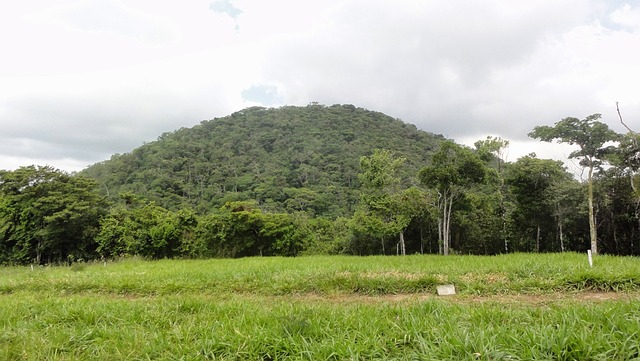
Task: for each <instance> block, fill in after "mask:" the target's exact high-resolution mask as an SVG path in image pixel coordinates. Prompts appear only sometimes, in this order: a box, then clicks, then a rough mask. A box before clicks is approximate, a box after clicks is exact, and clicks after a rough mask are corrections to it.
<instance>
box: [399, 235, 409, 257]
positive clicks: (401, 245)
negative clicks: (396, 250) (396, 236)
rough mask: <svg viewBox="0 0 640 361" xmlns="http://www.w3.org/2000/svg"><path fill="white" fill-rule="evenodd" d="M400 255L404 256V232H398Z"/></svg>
mask: <svg viewBox="0 0 640 361" xmlns="http://www.w3.org/2000/svg"><path fill="white" fill-rule="evenodd" d="M400 254H401V255H403V256H406V255H407V253H406V249H405V247H404V232H400Z"/></svg>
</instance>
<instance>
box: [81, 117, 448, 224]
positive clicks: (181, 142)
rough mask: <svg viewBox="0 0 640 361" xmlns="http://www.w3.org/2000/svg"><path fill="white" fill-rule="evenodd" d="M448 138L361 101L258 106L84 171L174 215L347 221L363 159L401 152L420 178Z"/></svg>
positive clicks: (406, 173)
mask: <svg viewBox="0 0 640 361" xmlns="http://www.w3.org/2000/svg"><path fill="white" fill-rule="evenodd" d="M442 139H443V138H442V137H441V136H436V135H433V134H430V133H426V132H423V131H419V130H417V129H416V127H415V126H413V125H409V124H405V123H403V122H401V121H399V120H396V119H394V118H391V117H389V116H386V115H384V114H382V113H378V112H373V111H368V110H365V109H361V108H355V107H354V106H351V105H333V106H329V107H326V106H321V105H317V104H314V105H310V106H307V107H293V106H288V107H282V108H277V109H267V108H261V107H253V108H248V109H244V110H242V111H239V112H236V113H233V114H232V115H230V116H227V117H224V118H216V119H213V120H209V121H203V122H202V123H201V124H199V125H196V126H194V127H193V128H189V129H187V128H183V129H180V130H177V131H175V132H171V133H165V134H163V135H162V136H160V137H159V138H158V140H157V141H155V142H151V143H148V144H145V145H143V146H141V147H139V148H137V149H135V150H133V151H132V152H131V153H126V154H122V155H115V156H113V157H112V158H111V160H109V161H105V162H102V163H98V164H94V165H93V166H91V167H89V168H87V169H86V170H85V171H83V174H86V175H89V176H91V177H94V178H95V179H97V180H98V182H99V183H100V185H101V188H100V189H101V190H102V191H103V192H104V193H105V195H106V194H107V192H108V194H109V195H110V196H111V198H112V199H114V200H117V198H116V196H117V195H118V194H119V193H122V192H132V193H135V194H138V195H141V196H143V197H145V198H146V199H148V200H151V201H155V202H156V204H158V205H160V206H162V207H164V208H167V209H170V210H177V209H180V208H182V207H185V206H190V207H193V208H194V209H196V210H197V211H199V212H208V211H210V210H213V209H217V208H219V207H221V206H223V205H224V204H225V203H226V202H233V201H246V200H255V201H256V202H258V204H259V205H260V207H261V209H263V210H268V211H273V212H296V211H303V212H306V213H308V214H311V215H326V216H331V217H335V216H338V215H345V216H346V215H350V214H351V213H352V212H353V211H354V210H355V209H354V207H353V206H354V205H355V204H356V203H358V201H359V199H360V195H359V192H358V187H359V185H358V184H359V182H358V177H357V175H358V173H359V172H360V168H359V161H360V157H361V156H367V155H370V154H371V153H372V151H373V148H384V149H390V150H393V151H394V152H395V153H396V154H397V156H401V157H405V158H406V159H407V161H406V166H405V167H404V169H402V170H401V174H399V176H400V178H401V179H405V180H410V179H411V178H412V177H414V176H415V174H416V172H417V171H418V169H420V168H421V167H423V166H425V165H426V164H427V161H428V157H429V154H430V153H431V151H432V150H433V149H434V148H436V147H437V145H438V143H439V142H440V141H441V140H442Z"/></svg>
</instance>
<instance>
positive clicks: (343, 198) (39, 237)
mask: <svg viewBox="0 0 640 361" xmlns="http://www.w3.org/2000/svg"><path fill="white" fill-rule="evenodd" d="M530 136H531V137H533V138H537V139H540V140H543V141H552V140H559V141H562V142H567V143H572V144H578V145H579V146H580V150H579V151H576V153H574V154H572V156H573V157H575V158H578V159H580V162H581V164H582V165H583V166H585V168H586V169H588V170H589V174H590V175H592V177H590V178H589V179H588V181H587V182H579V181H577V180H576V179H574V178H573V177H572V176H571V175H570V174H569V173H568V172H567V170H566V169H565V167H564V166H563V164H562V163H561V162H559V161H554V160H549V159H539V158H537V157H536V156H535V155H534V154H531V155H528V156H525V157H522V158H520V159H518V160H516V161H515V162H505V161H504V159H502V154H504V152H505V150H506V148H507V147H508V141H507V140H503V139H500V138H492V137H488V138H487V139H484V140H480V141H478V142H476V143H475V146H474V147H471V148H470V147H466V146H461V145H459V144H456V143H454V142H453V141H450V140H447V139H445V138H444V137H443V136H441V135H435V134H432V133H428V132H424V131H421V130H418V129H417V128H416V127H415V126H413V125H410V124H406V123H404V122H402V121H400V120H398V119H395V118H392V117H389V116H387V115H385V114H382V113H379V112H374V111H369V110H366V109H362V108H357V107H355V106H352V105H332V106H324V105H320V104H317V103H312V104H309V105H308V106H305V107H295V106H286V107H281V108H262V107H252V108H247V109H244V110H242V111H238V112H236V113H233V114H231V115H229V116H227V117H223V118H216V119H213V120H208V121H203V122H201V123H200V124H199V125H196V126H194V127H192V128H182V129H179V130H176V131H174V132H169V133H165V134H162V135H161V136H160V137H159V138H158V140H156V141H154V142H150V143H147V144H144V145H143V146H141V147H139V148H137V149H134V150H133V151H132V152H130V153H125V154H116V155H114V156H113V157H112V158H111V159H110V160H108V161H104V162H101V163H97V164H94V165H92V166H90V167H88V168H87V169H85V170H84V171H82V172H80V173H79V174H73V175H72V174H67V173H65V172H61V171H59V170H56V169H53V168H51V167H40V166H28V167H22V168H20V169H18V170H15V171H0V197H1V198H0V222H1V223H0V263H3V264H19V263H33V262H35V263H46V262H62V261H65V262H66V261H73V260H78V259H83V260H90V259H96V258H102V257H106V258H113V257H121V256H133V255H137V256H142V257H146V258H164V257H169V258H172V257H188V258H193V257H198V258H200V257H241V256H252V255H286V256H292V255H300V254H360V255H368V254H407V253H441V254H449V253H451V252H456V253H465V254H466V253H472V254H496V253H508V252H552V251H553V252H555V251H583V250H586V249H592V250H594V251H595V252H598V251H599V252H604V253H613V254H639V253H640V239H639V238H640V231H639V230H640V218H639V216H638V215H639V209H640V199H639V198H638V193H637V192H636V191H635V189H636V174H635V171H636V170H637V169H638V167H637V165H636V163H637V160H636V159H637V157H636V154H637V153H638V149H637V139H636V138H637V137H636V134H635V133H633V132H632V131H630V132H629V133H628V134H625V135H622V134H615V133H613V132H612V131H610V130H609V129H608V127H607V126H606V124H603V123H601V122H600V121H599V115H597V114H594V115H592V116H589V117H587V118H585V119H582V120H581V119H577V118H566V119H563V120H562V121H559V122H557V123H556V124H555V125H554V126H545V125H541V126H539V127H536V128H535V129H534V130H532V132H531V134H530ZM598 136H600V137H598ZM594 139H601V140H603V141H602V142H601V143H593V141H594ZM612 140H613V141H614V142H615V144H616V145H615V146H609V147H604V144H605V143H607V142H608V141H612ZM585 142H591V143H588V144H587V143H585ZM607 144H609V143H607ZM605 163H606V164H608V165H610V167H608V168H607V169H606V170H604V169H602V168H601V165H602V164H605ZM594 236H595V238H594ZM594 239H595V248H594Z"/></svg>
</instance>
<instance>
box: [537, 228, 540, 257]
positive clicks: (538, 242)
mask: <svg viewBox="0 0 640 361" xmlns="http://www.w3.org/2000/svg"><path fill="white" fill-rule="evenodd" d="M536 253H540V225H538V230H537V232H536Z"/></svg>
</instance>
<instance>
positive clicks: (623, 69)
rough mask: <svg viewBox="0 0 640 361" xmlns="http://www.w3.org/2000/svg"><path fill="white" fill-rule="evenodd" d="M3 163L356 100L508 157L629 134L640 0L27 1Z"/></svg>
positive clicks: (5, 51) (6, 112)
mask: <svg viewBox="0 0 640 361" xmlns="http://www.w3.org/2000/svg"><path fill="white" fill-rule="evenodd" d="M0 46H1V49H2V52H1V56H0V169H15V168H17V167H19V166H22V165H29V164H41V165H44V164H49V165H52V166H54V167H56V168H60V169H64V170H68V171H75V170H80V169H82V168H84V167H86V166H87V165H89V164H92V163H94V162H98V161H102V160H105V159H108V158H109V157H110V156H111V155H112V154H114V153H124V152H128V151H130V150H132V149H134V148H135V147H137V146H139V145H141V144H143V143H144V142H148V141H152V140H155V139H156V138H157V137H158V136H159V135H160V134H162V133H163V132H167V131H173V130H175V129H178V128H180V127H191V126H193V125H195V124H198V123H199V122H200V121H201V120H204V119H212V118H214V117H222V116H226V115H229V114H230V113H232V112H234V111H238V110H241V109H243V108H245V107H248V106H254V105H263V106H279V105H307V104H308V103H310V102H319V103H321V104H327V105H331V104H353V105H356V106H358V107H363V108H367V109H370V110H376V111H380V112H383V113H386V114H388V115H390V116H393V117H396V118H400V119H402V120H403V121H405V122H408V123H413V124H416V125H417V126H418V127H419V128H421V129H423V130H426V131H430V132H434V133H440V134H443V135H445V136H447V137H449V138H453V139H455V140H456V141H458V142H462V143H466V144H472V143H473V141H475V140H478V139H483V138H485V137H486V136H487V135H493V136H500V137H502V138H504V139H508V140H510V142H511V147H510V150H509V159H508V160H510V161H513V160H516V158H517V157H519V156H521V155H524V154H527V153H529V152H536V153H537V154H538V155H539V156H540V157H545V158H546V157H554V158H562V157H564V156H566V155H567V154H568V153H569V152H570V149H567V148H564V147H558V146H553V145H549V144H546V143H539V142H537V141H533V140H529V139H527V135H526V134H527V133H528V132H529V131H531V129H532V128H533V127H534V126H536V125H552V124H553V123H554V122H556V121H558V120H560V119H562V118H564V117H567V116H574V117H578V118H584V117H585V116H587V115H590V114H593V113H602V114H603V121H605V122H607V123H608V124H609V125H610V126H612V127H613V128H614V129H615V130H617V131H619V132H622V131H623V130H624V129H623V128H622V126H621V125H619V121H618V118H617V113H616V111H615V102H620V106H621V110H622V113H623V116H624V117H625V121H626V122H627V123H628V124H629V125H630V126H631V127H635V129H636V130H639V131H640V68H639V65H638V64H640V0H629V1H616V0H609V1H606V0H570V1H563V0H538V1H513V0H485V1H471V0H469V1H464V0H448V1H440V0H401V1H396V0H393V1H391V0H389V1H383V0H381V1H372V0H323V1H300V0H269V1H267V0H186V1H151V0H85V1H82V0H80V1H78V0H58V1H48V0H27V1H14V2H11V4H10V5H5V6H4V7H3V9H2V12H0Z"/></svg>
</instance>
